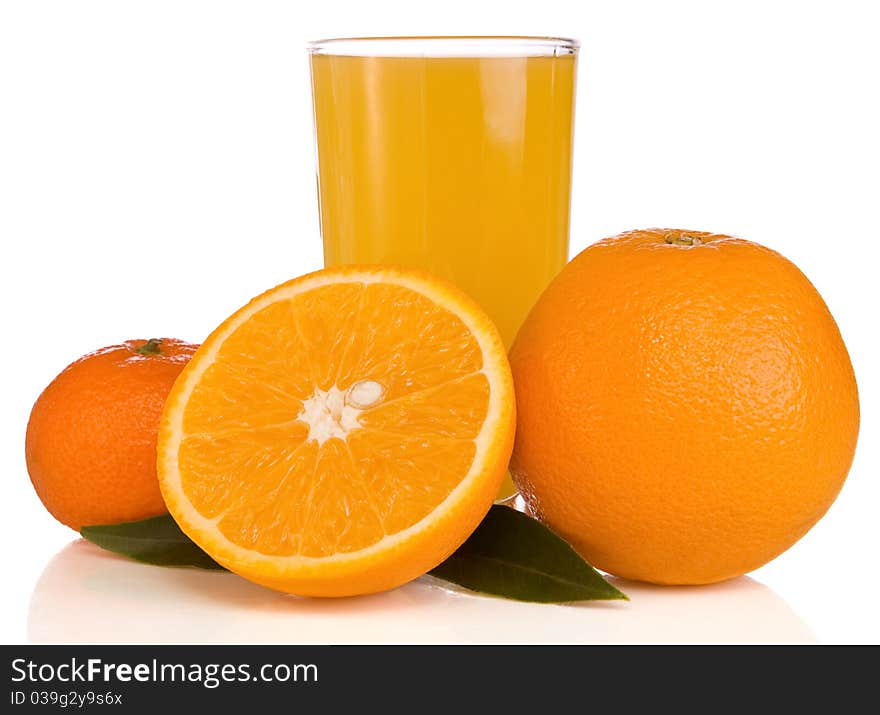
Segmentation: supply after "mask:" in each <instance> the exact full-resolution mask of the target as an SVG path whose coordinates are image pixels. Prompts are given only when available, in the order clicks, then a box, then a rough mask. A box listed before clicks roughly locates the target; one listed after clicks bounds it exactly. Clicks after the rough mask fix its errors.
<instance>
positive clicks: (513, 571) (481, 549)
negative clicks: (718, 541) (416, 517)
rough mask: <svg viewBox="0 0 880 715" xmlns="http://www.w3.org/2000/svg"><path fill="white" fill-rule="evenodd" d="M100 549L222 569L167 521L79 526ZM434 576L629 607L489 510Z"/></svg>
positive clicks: (582, 564)
mask: <svg viewBox="0 0 880 715" xmlns="http://www.w3.org/2000/svg"><path fill="white" fill-rule="evenodd" d="M80 533H81V534H82V536H83V538H85V539H88V540H89V541H91V542H92V543H94V544H97V545H98V546H100V547H101V548H102V549H106V550H107V551H112V552H113V553H116V554H121V555H123V556H128V557H129V558H132V559H135V560H137V561H141V562H143V563H147V564H154V565H156V566H194V567H197V568H203V569H223V567H222V566H221V565H220V564H218V563H217V562H216V561H214V560H213V559H212V558H211V557H210V556H208V555H207V554H206V553H205V552H204V551H202V550H201V549H200V548H199V547H198V546H196V544H195V543H193V542H192V541H191V540H190V538H189V537H188V536H187V535H186V534H184V533H183V532H182V531H181V530H180V527H179V526H177V524H176V523H175V522H174V520H173V519H172V518H171V516H170V515H168V514H165V515H164V516H157V517H155V518H153V519H145V520H144V521H131V522H126V523H123V524H113V525H108V526H84V527H83V528H82V530H81V531H80ZM430 573H431V575H432V576H434V577H436V578H439V579H442V580H444V581H449V582H451V583H454V584H457V585H459V586H464V587H465V588H467V589H470V590H471V591H479V592H481V593H485V594H489V595H492V596H501V597H504V598H510V599H514V600H517V601H535V602H539V603H569V602H573V601H595V600H610V599H626V596H625V595H624V594H623V593H621V592H620V591H618V590H617V589H616V588H614V586H612V585H611V584H610V583H608V582H607V581H605V579H603V578H602V576H601V575H599V572H598V571H596V570H595V569H594V568H593V567H592V566H590V565H589V564H588V563H587V562H586V561H584V560H583V559H582V558H581V557H580V556H579V555H578V554H577V552H576V551H575V550H574V549H572V548H571V546H569V545H568V544H567V543H566V542H565V541H563V540H562V539H560V538H559V537H558V536H556V534H554V533H553V532H552V531H550V529H548V528H547V527H546V526H544V525H543V524H541V523H540V522H538V521H535V520H534V519H531V518H529V517H528V516H526V515H525V514H521V513H520V512H518V511H515V510H513V509H511V508H509V507H506V506H502V505H499V504H496V505H494V506H493V507H492V508H491V509H490V510H489V513H488V514H487V515H486V518H485V519H483V521H482V523H481V524H480V525H479V526H478V527H477V530H476V531H474V533H473V534H471V536H470V538H469V539H468V540H467V541H466V542H465V543H464V544H462V546H461V547H460V548H459V549H458V551H456V552H455V553H454V554H453V555H452V556H450V557H449V558H448V559H446V561H444V562H443V563H442V564H440V565H439V566H438V567H437V568H435V569H434V570H433V571H431V572H430Z"/></svg>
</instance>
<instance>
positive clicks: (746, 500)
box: [510, 229, 859, 584]
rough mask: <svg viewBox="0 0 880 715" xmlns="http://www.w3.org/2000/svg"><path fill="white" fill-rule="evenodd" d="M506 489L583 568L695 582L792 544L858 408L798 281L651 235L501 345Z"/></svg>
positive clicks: (682, 235)
mask: <svg viewBox="0 0 880 715" xmlns="http://www.w3.org/2000/svg"><path fill="white" fill-rule="evenodd" d="M510 362H511V367H512V369H513V376H514V383H515V387H516V399H517V415H518V418H517V433H516V444H515V447H514V452H513V459H512V463H511V472H512V474H513V478H514V481H515V482H516V484H517V485H518V486H519V488H520V490H521V492H522V494H523V497H524V499H525V501H526V503H527V505H528V506H529V508H530V509H531V511H532V512H533V513H534V514H535V515H536V516H537V517H538V518H540V519H541V520H543V521H545V522H546V523H547V524H548V525H549V526H551V527H552V528H553V529H555V530H556V531H557V532H558V533H559V534H560V535H561V536H563V537H564V538H566V539H567V540H568V541H569V542H570V543H571V544H572V545H573V546H574V547H575V548H576V549H577V550H578V551H579V552H580V553H581V554H582V555H583V556H584V557H585V558H586V559H587V560H589V561H590V562H591V563H593V564H595V565H596V566H597V567H598V568H601V569H603V570H605V571H608V572H610V573H613V574H616V575H618V576H622V577H625V578H631V579H638V580H643V581H651V582H654V583H662V584H701V583H711V582H715V581H721V580H723V579H727V578H731V577H734V576H737V575H740V574H743V573H746V572H748V571H751V570H753V569H755V568H757V567H759V566H761V565H762V564H764V563H766V562H767V561H769V560H770V559H772V558H774V557H775V556H777V555H778V554H780V553H781V552H783V551H785V550H786V549H787V548H788V547H790V546H791V545H792V544H794V543H795V542H796V541H797V540H798V539H799V538H800V537H801V536H803V535H804V534H805V533H806V532H807V531H808V530H809V529H810V527H812V526H813V524H815V523H816V522H817V521H818V520H819V518H820V517H821V516H822V515H823V514H824V513H825V511H826V510H827V509H828V507H829V506H830V505H831V503H832V502H833V501H834V499H835V497H836V496H837V493H838V491H839V490H840V488H841V486H842V484H843V481H844V479H845V478H846V475H847V472H848V471H849V468H850V465H851V463H852V459H853V454H854V451H855V446H856V437H857V435H858V429H859V401H858V393H857V390H856V381H855V376H854V374H853V368H852V364H851V363H850V359H849V355H848V354H847V351H846V347H845V346H844V344H843V340H842V339H841V336H840V332H839V331H838V329H837V325H836V324H835V322H834V319H833V318H832V317H831V314H830V313H829V311H828V308H827V307H826V305H825V303H824V301H823V300H822V298H821V296H820V295H819V294H818V292H817V291H816V289H815V288H814V287H813V285H812V284H811V283H810V282H809V280H807V278H806V277H805V276H804V275H803V274H802V273H801V272H800V271H799V270H798V269H797V267H796V266H795V265H794V264H792V263H791V262H790V261H788V260H787V259H785V258H784V257H783V256H781V255H779V254H778V253H776V252H774V251H771V250H770V249H768V248H765V247H763V246H760V245H758V244H755V243H752V242H749V241H745V240H742V239H738V238H732V237H729V236H722V235H718V234H710V233H703V232H696V231H682V230H664V229H650V230H644V231H631V232H629V233H624V234H621V235H619V236H614V237H612V238H607V239H604V240H602V241H599V242H598V243H596V244H594V245H592V246H590V247H589V248H587V249H586V250H584V251H583V252H582V253H581V254H580V255H578V256H577V257H576V258H575V259H574V260H573V261H572V262H571V263H570V264H569V265H568V266H566V268H565V269H564V270H563V271H562V272H561V273H560V275H559V276H558V277H557V278H556V279H555V280H554V281H553V282H552V283H551V284H550V286H549V287H548V288H547V290H546V291H545V293H544V294H543V295H542V296H541V298H540V299H539V300H538V303H537V304H536V305H535V307H534V309H533V310H532V312H531V313H530V315H529V316H528V318H527V319H526V321H525V324H524V325H523V327H522V328H521V330H520V332H519V335H518V336H517V338H516V341H515V343H514V345H513V347H512V349H511V353H510Z"/></svg>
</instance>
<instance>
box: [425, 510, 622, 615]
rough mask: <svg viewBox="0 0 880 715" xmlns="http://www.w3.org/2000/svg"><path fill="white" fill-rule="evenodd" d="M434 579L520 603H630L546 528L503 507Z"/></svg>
mask: <svg viewBox="0 0 880 715" xmlns="http://www.w3.org/2000/svg"><path fill="white" fill-rule="evenodd" d="M431 575H432V576H436V577H437V578H440V579H443V580H444V581H451V582H452V583H455V584H458V585H460V586H464V587H465V588H468V589H470V590H472V591H479V592H481V593H486V594H491V595H493V596H503V597H504V598H510V599H514V600H517V601H534V602H539V603H569V602H573V601H595V600H611V599H625V600H629V599H628V598H627V597H626V595H625V594H623V593H622V592H621V591H618V590H617V589H616V588H614V586H612V585H611V584H610V583H608V582H607V581H605V579H603V578H602V576H601V575H599V572H598V571H596V570H595V569H594V568H593V567H592V566H590V565H589V564H588V563H587V562H586V561H584V560H583V559H582V558H581V557H580V556H579V555H578V553H577V552H576V551H575V550H574V549H573V548H571V546H569V545H568V544H567V543H566V542H565V541H563V540H562V539H560V538H559V537H558V536H556V534H554V533H553V532H552V531H550V529H548V528H547V527H546V526H544V525H543V524H541V523H540V522H539V521H536V520H535V519H531V518H530V517H528V516H526V515H525V514H522V513H520V512H518V511H515V510H513V509H511V508H509V507H506V506H503V505H500V504H495V505H494V506H493V507H492V508H491V509H490V510H489V513H488V514H487V515H486V518H485V519H483V521H482V523H481V524H480V525H479V526H478V527H477V529H476V531H474V533H473V534H471V536H470V538H469V539H468V540H467V541H465V542H464V544H462V545H461V547H459V549H458V551H456V552H455V553H454V554H453V555H452V556H450V557H449V558H448V559H446V561H444V562H443V563H442V564H440V565H439V566H438V567H437V568H435V569H434V570H433V571H431Z"/></svg>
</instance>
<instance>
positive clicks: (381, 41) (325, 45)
mask: <svg viewBox="0 0 880 715" xmlns="http://www.w3.org/2000/svg"><path fill="white" fill-rule="evenodd" d="M306 48H307V50H308V52H309V54H310V55H329V56H337V57H339V56H343V57H480V58H482V57H559V56H563V55H575V54H577V51H578V49H579V48H580V43H579V42H578V41H577V40H575V39H572V38H568V37H543V36H531V35H434V36H432V35H424V36H420V35H413V36H404V35H401V36H392V37H332V38H327V39H323V40H315V41H314V42H309V43H308V44H307V45H306Z"/></svg>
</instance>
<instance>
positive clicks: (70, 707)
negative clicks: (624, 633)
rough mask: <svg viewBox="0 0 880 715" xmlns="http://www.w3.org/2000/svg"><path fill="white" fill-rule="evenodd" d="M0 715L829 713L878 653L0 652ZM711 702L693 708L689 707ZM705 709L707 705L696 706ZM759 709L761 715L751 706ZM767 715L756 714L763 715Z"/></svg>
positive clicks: (613, 649)
mask: <svg viewBox="0 0 880 715" xmlns="http://www.w3.org/2000/svg"><path fill="white" fill-rule="evenodd" d="M0 649H2V653H3V657H4V660H5V665H4V668H5V672H6V686H7V687H6V692H5V693H4V694H3V695H2V704H0V712H4V713H7V712H8V713H16V712H22V713H24V712H29V711H31V710H33V709H35V708H36V709H39V710H49V709H52V710H57V711H59V712H65V711H77V710H89V711H91V712H106V713H123V712H157V710H158V709H159V708H162V709H164V710H165V711H167V712H170V713H176V712H188V709H189V708H194V707H198V708H199V709H200V712H205V711H206V710H205V709H208V708H212V707H217V708H222V711H223V712H224V713H226V712H233V711H235V710H236V709H239V708H242V709H243V708H252V707H260V708H262V707H283V708H284V712H295V711H297V710H299V709H301V708H312V707H314V708H321V709H323V710H326V709H327V708H330V712H335V711H336V710H338V709H341V708H342V707H345V708H348V709H351V708H368V712H373V711H374V710H376V709H382V710H384V711H389V712H390V711H402V710H409V711H413V710H419V709H426V710H428V711H429V712H436V711H438V709H439V708H443V709H445V708H450V709H451V710H452V711H453V712H459V711H460V712H474V711H475V710H476V708H477V707H491V708H492V711H494V712H501V711H502V709H504V708H509V709H511V710H513V711H517V712H520V711H524V710H540V711H542V715H543V711H546V710H547V709H548V708H550V707H554V708H555V707H556V706H555V705H553V703H556V704H557V705H558V707H559V709H569V708H568V707H566V706H571V705H578V707H577V708H576V709H577V710H578V711H587V710H589V709H590V707H591V705H593V704H595V703H596V701H597V700H598V699H602V700H605V701H606V702H607V700H608V698H609V697H610V698H611V699H612V700H613V701H615V702H619V703H620V704H626V703H631V702H632V701H633V700H636V701H642V700H644V701H645V702H651V701H652V700H653V702H654V703H655V705H657V706H661V705H665V706H668V705H670V704H672V703H673V702H674V703H675V705H676V707H682V706H684V705H686V704H688V703H692V704H693V705H695V706H697V709H701V710H703V711H705V710H706V709H708V710H714V709H715V706H716V705H719V704H720V703H721V702H723V703H724V705H726V706H727V707H730V706H731V705H734V704H737V703H741V704H743V706H747V705H748V706H750V707H754V706H755V705H756V704H758V702H760V704H761V705H763V706H765V707H769V705H770V704H771V703H776V705H778V706H783V707H784V709H785V710H786V711H787V710H789V709H790V708H791V707H792V706H793V705H794V704H795V703H796V702H805V703H809V704H810V705H811V706H813V707H815V706H816V705H817V704H818V703H820V702H821V701H822V700H823V699H825V698H830V700H829V702H834V703H836V704H837V705H838V706H839V705H841V704H842V703H843V702H844V700H845V699H847V698H849V697H851V696H852V695H854V694H855V693H856V692H857V691H858V689H859V688H860V687H864V686H866V685H868V684H869V683H870V681H869V678H870V677H873V675H874V674H875V673H876V667H877V650H876V649H860V650H859V651H858V654H859V655H860V656H861V657H854V658H851V659H847V661H848V662H847V668H845V669H842V668H840V667H837V666H839V664H840V661H839V659H838V658H837V655H836V654H837V653H838V652H839V649H820V648H795V647H772V646H764V647H743V646H731V647H714V646H713V647H662V646H649V647H623V646H621V647H617V646H2V647H0ZM700 693H702V694H708V696H709V698H710V700H709V701H703V702H702V705H703V707H702V708H700V707H699V706H700V699H699V698H698V697H697V694H700ZM703 697H705V695H704V696H703ZM756 698H760V701H756ZM763 709H764V708H763V707H762V708H761V710H763Z"/></svg>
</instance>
